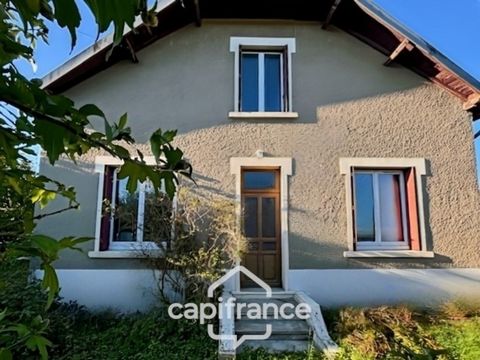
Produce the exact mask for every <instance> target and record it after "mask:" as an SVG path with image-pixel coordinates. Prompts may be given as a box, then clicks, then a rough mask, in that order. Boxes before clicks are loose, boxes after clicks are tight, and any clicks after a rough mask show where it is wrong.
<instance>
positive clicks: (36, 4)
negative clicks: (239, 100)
mask: <svg viewBox="0 0 480 360" xmlns="http://www.w3.org/2000/svg"><path fill="white" fill-rule="evenodd" d="M27 6H28V7H29V8H30V10H31V11H32V12H33V13H34V14H38V13H39V12H40V0H27Z"/></svg>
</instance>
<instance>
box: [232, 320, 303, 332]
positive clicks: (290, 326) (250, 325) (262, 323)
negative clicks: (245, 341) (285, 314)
mask: <svg viewBox="0 0 480 360" xmlns="http://www.w3.org/2000/svg"><path fill="white" fill-rule="evenodd" d="M267 324H271V325H272V335H287V336H290V335H309V333H310V327H309V326H308V324H307V322H306V321H305V320H238V321H236V322H235V332H236V333H237V335H242V334H250V335H254V334H264V333H265V329H266V325H267Z"/></svg>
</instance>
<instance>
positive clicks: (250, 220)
mask: <svg viewBox="0 0 480 360" xmlns="http://www.w3.org/2000/svg"><path fill="white" fill-rule="evenodd" d="M244 212H245V213H244V227H245V229H244V231H245V236H246V237H258V221H257V218H258V199H257V198H256V197H245V204H244Z"/></svg>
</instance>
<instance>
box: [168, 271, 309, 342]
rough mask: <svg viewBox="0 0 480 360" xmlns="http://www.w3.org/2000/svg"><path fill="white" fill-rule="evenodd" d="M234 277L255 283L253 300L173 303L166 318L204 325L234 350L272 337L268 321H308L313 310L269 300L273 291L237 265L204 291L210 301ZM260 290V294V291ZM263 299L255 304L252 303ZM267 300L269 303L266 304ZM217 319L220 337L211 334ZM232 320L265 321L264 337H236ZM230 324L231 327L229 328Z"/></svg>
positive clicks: (227, 297)
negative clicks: (245, 343)
mask: <svg viewBox="0 0 480 360" xmlns="http://www.w3.org/2000/svg"><path fill="white" fill-rule="evenodd" d="M237 274H243V275H244V276H246V277H248V278H249V279H250V280H251V281H252V282H254V283H255V284H257V285H258V286H259V287H260V288H261V290H260V292H259V293H258V296H256V294H255V299H250V301H248V302H241V301H237V298H236V297H235V296H233V295H232V294H231V293H229V292H224V294H223V296H221V297H219V298H218V304H214V303H211V302H209V303H200V304H196V303H187V304H181V303H173V304H171V305H170V306H169V307H168V315H169V316H170V317H171V318H172V319H176V320H179V319H182V318H184V319H189V320H199V322H200V324H202V325H203V324H205V323H207V322H208V323H207V331H208V335H209V336H210V337H211V338H212V339H214V340H221V341H229V342H231V345H232V347H233V349H236V348H238V347H239V346H240V345H241V344H242V343H244V342H245V341H246V340H266V339H268V338H270V336H271V335H272V324H271V323H269V322H268V320H271V319H284V320H289V319H293V318H297V319H303V320H306V319H308V318H310V315H311V312H312V309H311V307H310V305H308V304H306V303H298V304H293V303H291V302H288V301H286V302H283V303H281V304H279V303H278V302H275V301H273V299H272V288H271V287H270V286H269V285H268V284H267V283H265V282H264V281H263V280H262V279H260V278H259V277H258V276H257V275H255V274H254V273H252V272H251V271H250V270H248V269H247V268H246V267H244V266H242V265H238V266H236V267H234V268H233V269H231V270H230V271H228V272H227V273H226V274H225V275H223V276H222V277H221V278H220V279H218V280H217V281H215V282H214V283H213V284H211V285H210V286H209V288H208V290H207V296H208V298H210V299H213V297H214V293H215V290H216V289H217V288H218V287H219V286H222V285H223V284H225V283H226V282H227V281H228V280H229V279H231V278H232V277H234V276H235V275H237ZM262 290H263V291H262ZM260 299H261V300H262V301H261V302H257V301H255V300H260ZM268 299H270V301H268ZM216 317H218V319H219V322H220V334H216V333H215V332H214V326H213V324H212V323H211V322H209V320H212V319H214V318H216ZM235 319H238V320H239V319H248V320H267V321H266V324H265V332H264V333H263V334H244V335H241V336H237V335H236V334H235V333H234V331H233V326H234V325H233V324H234V322H235ZM229 325H230V326H229Z"/></svg>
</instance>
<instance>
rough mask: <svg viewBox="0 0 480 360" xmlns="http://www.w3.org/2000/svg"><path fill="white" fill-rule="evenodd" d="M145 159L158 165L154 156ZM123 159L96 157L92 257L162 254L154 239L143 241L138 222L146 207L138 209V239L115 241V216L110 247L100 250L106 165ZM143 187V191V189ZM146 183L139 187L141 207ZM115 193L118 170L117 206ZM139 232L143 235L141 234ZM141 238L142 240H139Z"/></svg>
mask: <svg viewBox="0 0 480 360" xmlns="http://www.w3.org/2000/svg"><path fill="white" fill-rule="evenodd" d="M144 161H145V163H146V164H147V165H150V166H154V165H156V161H155V158H154V157H153V156H145V157H144ZM121 165H123V161H122V160H119V159H117V158H114V157H111V156H97V157H95V173H98V188H97V212H96V221H95V242H94V250H93V251H89V252H88V256H89V257H90V258H142V257H148V256H161V255H162V254H163V250H162V249H161V248H160V247H159V246H158V245H157V244H156V243H155V242H153V241H143V229H138V224H139V223H140V222H139V219H140V217H142V223H143V216H144V210H143V209H144V207H142V210H141V211H140V209H139V211H138V215H137V216H138V218H137V223H138V224H137V241H129V242H123V241H122V242H120V241H113V231H114V230H113V217H111V219H110V221H111V223H110V234H109V248H108V250H105V251H100V233H101V224H102V215H103V213H102V212H103V186H104V175H105V167H106V166H117V167H119V166H121ZM141 189H143V191H142V190H141ZM144 190H145V184H140V188H139V191H140V193H139V208H140V202H141V201H143V204H145V192H144ZM115 193H116V171H115V173H114V183H113V187H112V195H113V199H112V206H113V208H114V206H115V204H114V203H115V200H116V198H115ZM142 193H143V200H141V198H140V197H141V196H140V194H142ZM172 206H173V211H175V208H176V198H174V200H173V203H172ZM139 232H141V235H140V236H139ZM139 240H140V241H139ZM166 245H167V243H166V242H163V243H162V247H163V246H166Z"/></svg>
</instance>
